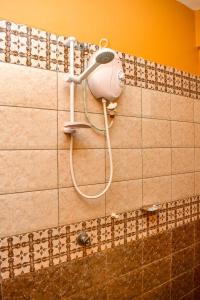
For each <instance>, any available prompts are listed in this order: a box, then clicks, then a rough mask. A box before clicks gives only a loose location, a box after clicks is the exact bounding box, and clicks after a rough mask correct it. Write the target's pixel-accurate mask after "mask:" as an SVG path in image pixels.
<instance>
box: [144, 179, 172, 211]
mask: <svg viewBox="0 0 200 300" xmlns="http://www.w3.org/2000/svg"><path fill="white" fill-rule="evenodd" d="M168 201H171V176H162V177H154V178H148V179H143V205H148V204H156V203H164V202H168Z"/></svg>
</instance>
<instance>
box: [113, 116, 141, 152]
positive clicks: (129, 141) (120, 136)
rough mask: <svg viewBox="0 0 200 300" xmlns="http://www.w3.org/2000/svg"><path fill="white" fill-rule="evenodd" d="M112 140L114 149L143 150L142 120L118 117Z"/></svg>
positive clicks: (114, 125)
mask: <svg viewBox="0 0 200 300" xmlns="http://www.w3.org/2000/svg"><path fill="white" fill-rule="evenodd" d="M110 138H111V145H112V148H141V119H140V118H134V117H122V116H116V118H115V121H114V124H113V126H112V128H111V129H110Z"/></svg>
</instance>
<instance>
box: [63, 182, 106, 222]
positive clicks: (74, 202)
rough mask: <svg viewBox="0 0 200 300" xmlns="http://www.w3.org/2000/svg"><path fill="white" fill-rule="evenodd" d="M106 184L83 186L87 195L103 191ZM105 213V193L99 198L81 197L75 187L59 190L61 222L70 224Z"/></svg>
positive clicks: (83, 190)
mask: <svg viewBox="0 0 200 300" xmlns="http://www.w3.org/2000/svg"><path fill="white" fill-rule="evenodd" d="M104 188H105V185H104V184H97V185H89V186H81V191H82V192H83V193H86V194H87V195H95V194H98V193H100V192H102V191H103V190H104ZM104 215H105V195H103V196H101V197H100V198H97V199H86V198H83V197H81V196H80V195H79V194H78V193H77V192H76V191H75V189H74V188H73V187H70V188H63V189H60V192H59V223H60V224H70V223H73V222H78V221H83V220H87V219H92V218H98V217H100V216H104Z"/></svg>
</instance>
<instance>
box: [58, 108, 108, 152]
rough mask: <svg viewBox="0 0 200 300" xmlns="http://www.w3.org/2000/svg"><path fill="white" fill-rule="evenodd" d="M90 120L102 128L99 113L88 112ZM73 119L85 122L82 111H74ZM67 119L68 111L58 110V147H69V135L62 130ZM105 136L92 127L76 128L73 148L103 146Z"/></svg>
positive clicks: (101, 119)
mask: <svg viewBox="0 0 200 300" xmlns="http://www.w3.org/2000/svg"><path fill="white" fill-rule="evenodd" d="M89 117H90V120H91V121H92V123H94V124H95V125H96V126H98V127H100V128H104V119H103V116H102V115H100V114H89ZM75 119H76V121H78V122H84V123H85V122H86V123H87V120H86V119H85V115H84V113H78V112H77V113H76V114H75ZM68 121H69V113H68V112H66V111H59V112H58V147H59V149H67V148H69V143H70V136H69V135H68V134H65V133H64V132H63V128H64V127H63V126H64V123H65V122H68ZM104 147H105V136H104V133H101V132H99V131H97V130H94V129H93V128H78V129H77V130H76V133H75V134H74V148H75V149H81V148H104Z"/></svg>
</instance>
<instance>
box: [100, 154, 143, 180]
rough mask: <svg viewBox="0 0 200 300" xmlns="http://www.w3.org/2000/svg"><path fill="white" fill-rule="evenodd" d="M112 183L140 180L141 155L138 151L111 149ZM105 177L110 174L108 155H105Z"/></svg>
mask: <svg viewBox="0 0 200 300" xmlns="http://www.w3.org/2000/svg"><path fill="white" fill-rule="evenodd" d="M112 156H113V181H121V180H130V179H138V178H142V154H141V150H139V149H112ZM106 158H107V159H106V177H107V180H108V178H109V174H110V171H109V170H110V165H109V159H108V153H106Z"/></svg>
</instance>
